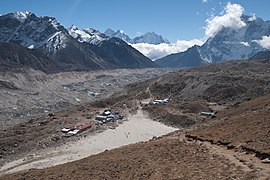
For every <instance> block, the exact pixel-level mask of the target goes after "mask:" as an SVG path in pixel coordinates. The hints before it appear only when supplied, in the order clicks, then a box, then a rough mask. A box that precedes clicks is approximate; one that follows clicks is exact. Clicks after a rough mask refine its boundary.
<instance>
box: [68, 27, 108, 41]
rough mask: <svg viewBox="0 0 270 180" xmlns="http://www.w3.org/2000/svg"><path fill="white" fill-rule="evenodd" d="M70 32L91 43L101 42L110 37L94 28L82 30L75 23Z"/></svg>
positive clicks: (80, 39) (76, 37)
mask: <svg viewBox="0 0 270 180" xmlns="http://www.w3.org/2000/svg"><path fill="white" fill-rule="evenodd" d="M69 34H70V35H71V36H72V37H73V38H75V39H77V40H78V41H79V42H81V43H82V42H86V43H91V44H99V43H100V42H101V41H104V40H107V39H109V37H107V36H106V35H105V34H103V33H101V32H99V31H97V30H95V29H93V28H86V29H82V30H80V29H78V28H77V27H76V26H74V25H72V26H71V27H70V28H69Z"/></svg>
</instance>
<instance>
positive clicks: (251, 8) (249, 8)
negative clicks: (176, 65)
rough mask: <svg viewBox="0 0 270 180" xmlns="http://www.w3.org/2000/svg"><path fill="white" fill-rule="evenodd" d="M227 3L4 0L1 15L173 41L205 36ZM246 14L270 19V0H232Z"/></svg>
mask: <svg viewBox="0 0 270 180" xmlns="http://www.w3.org/2000/svg"><path fill="white" fill-rule="evenodd" d="M227 2H228V1H224V0H166V1H165V0H2V1H0V14H6V13H9V12H15V11H25V10H27V11H31V12H33V13H35V14H36V15H37V16H45V15H46V16H53V17H55V18H56V19H57V20H58V21H59V22H60V23H61V24H63V25H64V26H65V27H69V26H71V25H72V24H75V25H76V26H78V27H79V28H86V27H92V28H95V29H97V30H100V31H101V32H103V31H104V30H106V29H107V28H112V29H114V30H117V29H121V30H124V31H125V32H126V33H127V34H128V35H129V36H130V37H134V36H136V35H138V34H140V33H145V32H149V31H154V32H156V33H157V34H161V35H162V36H164V37H166V38H167V39H168V40H169V41H171V42H176V41H177V40H191V39H196V38H197V39H198V38H203V37H204V36H205V29H204V28H203V27H204V26H206V19H207V18H209V17H210V16H211V15H219V13H220V12H221V11H222V9H223V8H224V6H225V5H226V4H227ZM230 2H231V3H238V4H240V5H241V6H242V7H243V8H244V9H245V14H246V15H251V14H252V13H255V14H256V16H257V17H261V18H263V19H264V20H270V13H269V11H268V9H269V7H270V1H269V0H257V1H255V0H238V1H234V0H231V1H230Z"/></svg>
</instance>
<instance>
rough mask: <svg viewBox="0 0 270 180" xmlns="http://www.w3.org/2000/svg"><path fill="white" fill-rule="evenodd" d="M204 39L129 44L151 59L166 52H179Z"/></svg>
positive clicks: (198, 43)
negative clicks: (168, 42) (169, 42)
mask: <svg viewBox="0 0 270 180" xmlns="http://www.w3.org/2000/svg"><path fill="white" fill-rule="evenodd" d="M203 43H204V41H202V40H200V39H193V40H190V41H187V40H178V41H177V42H176V43H172V44H165V43H162V44H157V45H155V44H148V43H138V44H130V45H131V46H133V47H134V48H135V49H137V50H138V51H140V52H141V53H142V54H144V55H145V56H147V57H149V58H150V59H152V60H155V59H158V58H161V57H164V56H166V55H168V54H172V53H179V52H183V51H186V50H187V49H188V48H190V47H192V46H194V45H202V44H203Z"/></svg>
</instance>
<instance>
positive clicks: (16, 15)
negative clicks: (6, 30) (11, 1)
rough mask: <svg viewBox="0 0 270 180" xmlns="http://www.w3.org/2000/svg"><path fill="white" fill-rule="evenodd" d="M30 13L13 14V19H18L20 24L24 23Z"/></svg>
mask: <svg viewBox="0 0 270 180" xmlns="http://www.w3.org/2000/svg"><path fill="white" fill-rule="evenodd" d="M31 14H32V13H31V12H28V11H23V12H15V13H14V17H15V18H16V19H18V20H19V21H20V22H24V21H25V19H27V18H28V17H29V15H31Z"/></svg>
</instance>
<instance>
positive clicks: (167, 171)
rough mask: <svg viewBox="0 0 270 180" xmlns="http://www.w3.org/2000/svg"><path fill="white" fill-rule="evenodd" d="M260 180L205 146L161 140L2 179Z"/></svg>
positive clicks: (173, 140)
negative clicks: (212, 152)
mask: <svg viewBox="0 0 270 180" xmlns="http://www.w3.org/2000/svg"><path fill="white" fill-rule="evenodd" d="M236 178H237V179H256V173H255V172H244V170H243V169H242V168H241V167H239V166H236V165H234V164H232V163H230V162H229V160H227V159H226V158H224V157H222V156H218V155H216V154H211V153H210V152H209V150H208V149H207V148H206V147H205V146H200V145H198V144H196V143H187V142H182V141H180V140H179V139H178V137H177V136H176V138H174V137H166V138H161V139H158V140H155V141H149V142H147V143H138V144H134V145H129V146H125V147H123V148H118V149H114V150H111V151H107V152H103V153H101V154H98V155H94V156H90V157H89V158H85V159H82V160H80V161H76V162H71V163H67V164H64V165H60V166H55V167H52V168H47V169H43V170H30V171H28V172H24V173H19V174H13V175H10V176H8V175H7V176H3V177H0V179H5V180H8V179H236Z"/></svg>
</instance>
